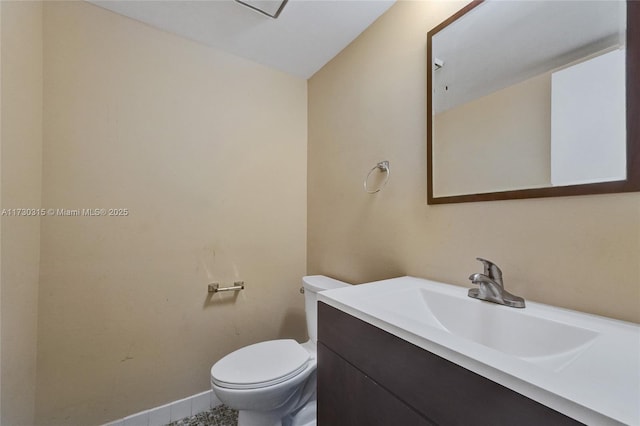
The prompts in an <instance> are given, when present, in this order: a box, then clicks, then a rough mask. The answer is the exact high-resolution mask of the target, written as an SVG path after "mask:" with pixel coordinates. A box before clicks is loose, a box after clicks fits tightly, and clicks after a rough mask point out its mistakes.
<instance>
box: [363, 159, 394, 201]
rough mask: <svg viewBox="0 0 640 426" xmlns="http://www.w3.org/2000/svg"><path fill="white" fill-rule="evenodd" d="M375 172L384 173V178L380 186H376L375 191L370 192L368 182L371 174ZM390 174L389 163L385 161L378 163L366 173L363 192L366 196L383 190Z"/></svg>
mask: <svg viewBox="0 0 640 426" xmlns="http://www.w3.org/2000/svg"><path fill="white" fill-rule="evenodd" d="M375 170H380V172H384V173H386V176H385V178H384V181H382V183H381V184H380V186H378V188H377V189H373V190H372V189H369V184H368V182H369V177H370V176H371V173H373V172H374V171H375ZM390 174H391V169H390V168H389V162H388V161H387V160H385V161H381V162H379V163H378V164H376V165H375V167H373V168H372V169H371V170H369V173H367V177H366V178H364V190H365V191H366V192H367V193H368V194H375V193H376V192H380V190H381V189H382V188H384V187H385V185H386V184H387V182H388V181H389V175H390Z"/></svg>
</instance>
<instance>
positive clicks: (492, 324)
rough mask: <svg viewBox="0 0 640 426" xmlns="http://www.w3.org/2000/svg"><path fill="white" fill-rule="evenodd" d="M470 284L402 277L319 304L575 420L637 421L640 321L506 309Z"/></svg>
mask: <svg viewBox="0 0 640 426" xmlns="http://www.w3.org/2000/svg"><path fill="white" fill-rule="evenodd" d="M467 290H468V289H467V288H464V287H459V286H453V285H449V284H445V283H439V282H435V281H431V280H425V279H421V278H415V277H399V278H393V279H389V280H384V281H378V282H372V283H367V284H362V285H356V286H348V287H344V288H339V289H335V290H327V291H323V292H320V293H319V294H318V301H319V302H323V303H327V304H329V305H331V306H333V307H334V308H337V309H340V310H342V311H343V312H346V313H348V314H350V315H353V316H355V317H356V318H359V319H361V320H362V321H365V322H367V323H369V324H371V325H373V326H376V327H378V328H380V329H382V330H384V331H386V332H388V333H390V334H392V335H395V336H396V337H399V338H401V339H403V340H406V341H408V342H410V343H412V344H414V345H416V346H418V347H421V348H422V349H424V350H427V351H429V352H431V353H433V354H435V355H438V356H440V357H442V358H444V359H447V360H448V361H450V362H453V363H455V364H457V365H459V366H461V367H463V368H466V369H468V370H470V371H472V372H474V373H476V374H479V375H481V376H483V377H486V378H488V379H489V380H492V381H494V382H496V383H499V384H501V385H503V386H505V387H507V388H509V389H512V390H514V391H516V392H518V393H520V394H522V395H524V396H526V397H529V398H531V399H534V400H536V401H538V402H540V403H542V404H544V405H546V406H548V407H551V408H552V409H554V410H556V411H559V412H561V413H563V414H566V415H567V416H569V417H572V418H574V419H576V420H579V421H580V422H582V423H585V424H597V425H620V424H625V425H636V426H640V405H639V404H638V401H640V325H638V324H633V323H628V322H624V321H617V320H614V319H611V318H605V317H600V316H597V315H591V314H585V313H582V312H577V311H572V310H568V309H562V308H558V307H554V306H550V305H543V304H541V303H535V302H532V301H529V300H527V306H526V307H525V308H524V309H515V308H510V307H507V306H502V305H498V304H495V303H490V302H486V301H482V300H478V299H472V298H470V297H468V296H467ZM354 338H356V339H357V338H358V336H354Z"/></svg>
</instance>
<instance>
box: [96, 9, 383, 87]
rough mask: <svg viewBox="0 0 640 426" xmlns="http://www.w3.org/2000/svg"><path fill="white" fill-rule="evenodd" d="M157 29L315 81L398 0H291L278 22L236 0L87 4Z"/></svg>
mask: <svg viewBox="0 0 640 426" xmlns="http://www.w3.org/2000/svg"><path fill="white" fill-rule="evenodd" d="M88 1H90V2H91V3H93V4H95V5H98V6H100V7H103V8H105V9H109V10H111V11H113V12H116V13H119V14H121V15H124V16H128V17H130V18H133V19H136V20H138V21H141V22H144V23H146V24H149V25H151V26H154V27H156V28H160V29H162V30H165V31H169V32H171V33H174V34H177V35H180V36H183V37H186V38H189V39H192V40H195V41H198V42H201V43H204V44H206V45H209V46H212V47H215V48H219V49H221V50H224V51H226V52H228V53H231V54H234V55H237V56H240V57H243V58H246V59H249V60H252V61H255V62H258V63H260V64H263V65H266V66H269V67H272V68H276V69H278V70H281V71H284V72H286V73H288V74H292V75H295V76H298V77H302V78H309V77H311V76H312V75H313V74H314V73H315V72H316V71H318V70H319V69H320V68H322V67H323V66H324V65H325V64H326V63H327V62H329V61H330V60H331V59H332V58H333V57H334V56H336V55H337V54H338V53H339V52H340V51H341V50H342V49H344V48H345V47H346V46H347V45H348V44H349V43H351V41H353V40H354V39H355V38H356V37H357V36H358V35H359V34H360V33H362V31H364V30H365V29H366V28H367V27H368V26H369V25H371V24H372V23H373V22H374V21H375V20H376V19H377V18H378V17H379V16H380V15H382V14H383V13H384V12H385V11H386V10H387V9H388V8H389V7H391V6H392V5H393V3H394V2H395V0H289V2H288V3H287V4H286V5H285V7H284V9H283V10H282V13H281V14H280V16H279V17H278V19H272V18H269V17H267V16H264V15H261V14H260V13H258V12H255V11H253V10H251V9H249V8H247V7H246V6H243V5H241V4H240V3H237V2H235V1H233V0H206V1H202V0H199V1H192V0H178V1H165V0H159V1H158V0H151V1H149V0H143V1H138V0H132V1H114V0H88Z"/></svg>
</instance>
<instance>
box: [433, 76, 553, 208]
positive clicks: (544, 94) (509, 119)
mask: <svg viewBox="0 0 640 426" xmlns="http://www.w3.org/2000/svg"><path fill="white" fill-rule="evenodd" d="M433 157H434V159H435V160H434V168H433V194H434V196H436V197H442V196H448V195H467V194H478V193H483V192H495V191H508V190H511V189H523V188H536V187H548V186H551V73H550V72H549V73H544V74H541V75H539V76H536V77H534V78H530V79H528V80H525V81H523V82H521V83H518V84H514V85H513V86H509V87H507V88H505V89H501V90H498V91H496V92H493V93H491V94H489V95H486V96H483V97H481V98H479V99H474V100H472V101H470V102H467V103H466V104H463V105H458V106H456V107H455V108H452V109H449V110H446V111H443V112H441V113H440V114H436V115H435V116H434V117H433Z"/></svg>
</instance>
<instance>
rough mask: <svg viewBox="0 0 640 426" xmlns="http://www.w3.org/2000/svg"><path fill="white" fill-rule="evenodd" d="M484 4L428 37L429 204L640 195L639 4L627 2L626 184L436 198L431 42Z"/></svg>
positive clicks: (468, 7) (473, 4)
mask: <svg viewBox="0 0 640 426" xmlns="http://www.w3.org/2000/svg"><path fill="white" fill-rule="evenodd" d="M483 2H484V0H476V1H473V2H471V3H469V4H468V5H466V6H465V7H464V8H462V9H461V10H459V11H458V12H457V13H455V14H454V15H453V16H451V17H449V18H448V19H447V20H445V21H444V22H442V23H441V24H439V25H438V26H436V27H434V28H433V29H432V30H431V31H429V32H428V33H427V179H428V181H427V203H428V204H448V203H466V202H474V201H493V200H512V199H525V198H542V197H566V196H571V195H590V194H609V193H622V192H634V191H640V1H633V0H627V2H626V5H627V28H626V37H627V40H626V70H625V72H626V76H625V78H626V104H627V105H626V126H627V151H626V152H627V158H626V160H627V178H626V180H620V181H613V182H601V183H589V184H581V185H568V186H556V187H546V188H533V189H518V190H511V191H500V192H485V193H479V194H467V195H452V196H440V197H434V195H433V145H432V144H433V105H432V101H433V96H432V93H433V92H432V90H433V80H432V79H433V75H432V74H433V66H432V64H433V57H432V56H433V53H432V38H433V36H434V35H435V34H436V33H438V32H439V31H442V30H443V29H444V28H446V27H447V26H448V25H450V24H452V23H453V22H455V21H456V20H458V19H461V18H463V16H464V15H465V14H467V13H468V12H469V11H471V10H472V9H473V8H475V7H476V6H478V5H480V4H482V3H483Z"/></svg>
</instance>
